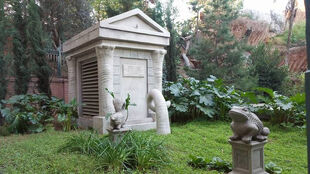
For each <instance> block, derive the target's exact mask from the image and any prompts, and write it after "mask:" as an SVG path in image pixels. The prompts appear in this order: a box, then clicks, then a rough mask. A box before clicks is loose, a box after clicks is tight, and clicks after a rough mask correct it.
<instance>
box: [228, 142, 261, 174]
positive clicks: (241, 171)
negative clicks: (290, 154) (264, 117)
mask: <svg viewBox="0 0 310 174" xmlns="http://www.w3.org/2000/svg"><path fill="white" fill-rule="evenodd" d="M229 143H230V144H231V146H232V160H233V168H232V171H231V172H230V173H229V174H267V172H265V166H264V145H265V144H266V143H267V140H266V141H263V142H258V141H251V142H250V143H248V144H246V143H244V142H242V141H231V140H229Z"/></svg>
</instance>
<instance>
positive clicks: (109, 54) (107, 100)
mask: <svg viewBox="0 0 310 174" xmlns="http://www.w3.org/2000/svg"><path fill="white" fill-rule="evenodd" d="M114 48H115V47H114V46H104V45H101V46H98V47H96V56H97V61H98V86H99V89H98V90H99V115H100V116H103V117H105V116H106V115H107V114H108V113H114V106H113V98H112V96H111V95H110V94H109V93H108V91H107V90H106V88H107V89H108V90H109V91H113V56H114Z"/></svg>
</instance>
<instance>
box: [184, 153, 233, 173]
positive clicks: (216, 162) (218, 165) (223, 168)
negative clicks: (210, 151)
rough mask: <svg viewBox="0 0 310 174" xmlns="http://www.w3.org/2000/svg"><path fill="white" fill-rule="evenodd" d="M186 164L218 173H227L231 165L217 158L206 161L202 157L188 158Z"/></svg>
mask: <svg viewBox="0 0 310 174" xmlns="http://www.w3.org/2000/svg"><path fill="white" fill-rule="evenodd" d="M188 164H189V165H190V166H192V167H194V168H205V169H208V170H216V171H218V172H225V173H228V172H230V171H231V170H232V165H231V163H229V162H226V161H224V160H222V159H221V158H219V157H213V158H212V160H210V161H208V160H206V159H205V158H204V157H199V156H193V155H191V156H190V160H189V161H188Z"/></svg>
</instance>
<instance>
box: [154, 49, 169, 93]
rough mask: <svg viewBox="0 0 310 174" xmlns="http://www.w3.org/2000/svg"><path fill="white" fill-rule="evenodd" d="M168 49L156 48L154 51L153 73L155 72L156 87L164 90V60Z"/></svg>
mask: <svg viewBox="0 0 310 174" xmlns="http://www.w3.org/2000/svg"><path fill="white" fill-rule="evenodd" d="M166 53H167V51H166V50H155V51H153V53H152V63H153V73H154V83H155V84H154V88H155V89H158V90H159V91H160V92H162V79H163V62H164V57H165V54H166Z"/></svg>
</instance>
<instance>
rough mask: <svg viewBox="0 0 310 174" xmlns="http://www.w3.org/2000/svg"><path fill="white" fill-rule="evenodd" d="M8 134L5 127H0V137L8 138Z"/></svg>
mask: <svg viewBox="0 0 310 174" xmlns="http://www.w3.org/2000/svg"><path fill="white" fill-rule="evenodd" d="M9 135H10V132H9V130H8V127H7V126H0V136H9Z"/></svg>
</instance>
